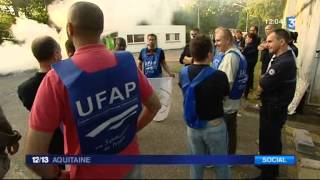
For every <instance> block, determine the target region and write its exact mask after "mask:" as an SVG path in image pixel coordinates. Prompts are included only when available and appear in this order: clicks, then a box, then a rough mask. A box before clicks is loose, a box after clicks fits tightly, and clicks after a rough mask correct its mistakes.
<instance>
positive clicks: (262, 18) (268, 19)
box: [238, 0, 286, 36]
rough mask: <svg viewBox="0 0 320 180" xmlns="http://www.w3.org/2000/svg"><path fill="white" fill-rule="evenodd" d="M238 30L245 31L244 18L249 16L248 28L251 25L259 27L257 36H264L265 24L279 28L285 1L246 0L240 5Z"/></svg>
mask: <svg viewBox="0 0 320 180" xmlns="http://www.w3.org/2000/svg"><path fill="white" fill-rule="evenodd" d="M241 5H242V6H245V7H244V8H242V13H241V14H240V18H239V22H238V28H240V29H242V30H245V26H246V16H247V14H246V13H248V14H249V21H248V28H249V27H250V26H252V25H256V26H258V27H259V29H260V31H259V34H260V35H262V36H264V31H263V29H264V27H265V26H266V25H267V24H274V25H275V26H276V27H281V21H282V17H283V12H284V8H285V6H286V0H247V1H246V3H243V4H241Z"/></svg>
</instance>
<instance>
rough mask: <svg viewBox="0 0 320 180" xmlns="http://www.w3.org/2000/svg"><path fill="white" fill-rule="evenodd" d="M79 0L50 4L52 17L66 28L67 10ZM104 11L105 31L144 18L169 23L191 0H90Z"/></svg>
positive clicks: (129, 25) (155, 23) (135, 22)
mask: <svg viewBox="0 0 320 180" xmlns="http://www.w3.org/2000/svg"><path fill="white" fill-rule="evenodd" d="M78 1H79V0H68V1H56V2H55V3H53V4H52V5H51V6H49V14H50V18H51V19H52V20H53V21H54V22H55V23H56V24H57V25H58V26H60V27H62V28H64V27H65V25H66V21H67V11H68V9H69V8H70V6H71V5H72V4H73V3H74V2H78ZM88 1H89V2H92V3H95V4H97V5H98V6H99V7H100V8H101V9H102V11H103V13H104V18H105V21H104V24H105V31H106V32H108V31H117V30H126V29H127V28H130V27H132V26H135V25H137V23H139V22H141V21H142V20H145V21H147V22H148V23H150V24H153V25H169V24H170V23H171V19H172V15H173V12H174V11H175V10H177V9H178V8H180V7H181V6H182V5H185V4H186V3H188V2H190V0H88Z"/></svg>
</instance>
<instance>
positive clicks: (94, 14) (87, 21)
mask: <svg viewBox="0 0 320 180" xmlns="http://www.w3.org/2000/svg"><path fill="white" fill-rule="evenodd" d="M68 24H71V25H72V27H73V33H74V34H75V35H78V36H81V37H100V34H101V33H102V31H103V12H102V11H101V9H100V8H99V7H98V6H97V5H96V4H93V3H90V2H76V3H74V4H73V5H72V6H71V8H70V10H69V14H68Z"/></svg>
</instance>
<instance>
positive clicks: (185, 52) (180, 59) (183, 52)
mask: <svg viewBox="0 0 320 180" xmlns="http://www.w3.org/2000/svg"><path fill="white" fill-rule="evenodd" d="M185 56H187V57H191V53H190V48H189V44H187V45H186V46H185V47H184V49H183V51H182V53H181V55H180V58H179V62H180V64H184V63H183V59H184V57H185ZM186 65H189V64H186Z"/></svg>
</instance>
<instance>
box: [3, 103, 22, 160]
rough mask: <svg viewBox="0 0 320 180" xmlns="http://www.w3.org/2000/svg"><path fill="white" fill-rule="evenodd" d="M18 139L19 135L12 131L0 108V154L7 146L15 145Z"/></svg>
mask: <svg viewBox="0 0 320 180" xmlns="http://www.w3.org/2000/svg"><path fill="white" fill-rule="evenodd" d="M20 138H21V135H20V133H19V132H18V131H16V130H12V127H11V125H10V124H9V122H8V120H7V118H6V117H5V116H4V114H3V111H2V108H1V106H0V153H1V154H2V153H4V151H5V148H6V147H7V146H10V145H13V144H14V143H17V142H18V141H19V140H20Z"/></svg>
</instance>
